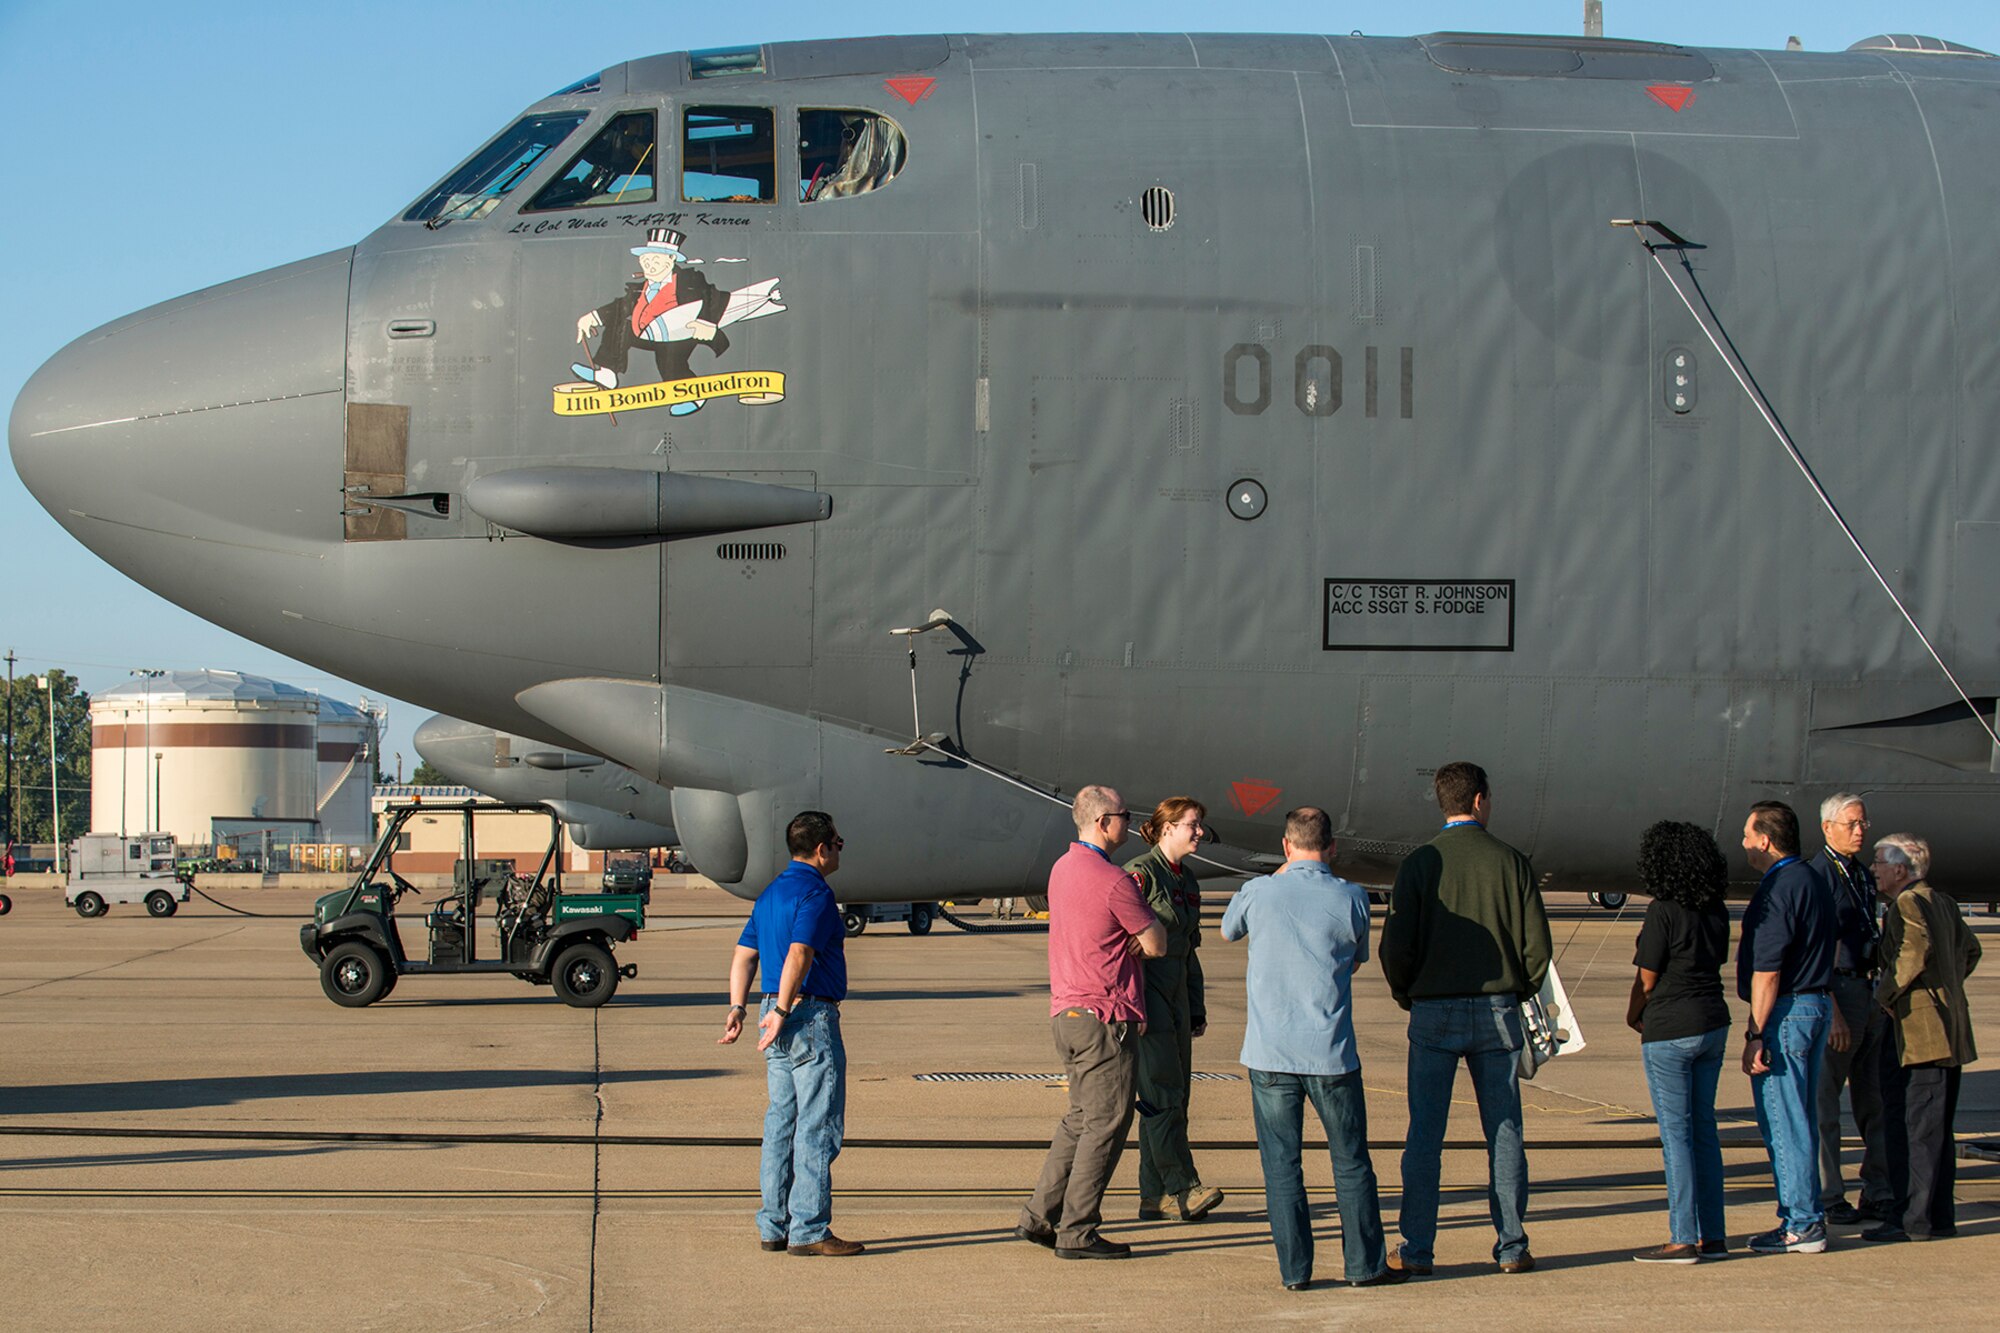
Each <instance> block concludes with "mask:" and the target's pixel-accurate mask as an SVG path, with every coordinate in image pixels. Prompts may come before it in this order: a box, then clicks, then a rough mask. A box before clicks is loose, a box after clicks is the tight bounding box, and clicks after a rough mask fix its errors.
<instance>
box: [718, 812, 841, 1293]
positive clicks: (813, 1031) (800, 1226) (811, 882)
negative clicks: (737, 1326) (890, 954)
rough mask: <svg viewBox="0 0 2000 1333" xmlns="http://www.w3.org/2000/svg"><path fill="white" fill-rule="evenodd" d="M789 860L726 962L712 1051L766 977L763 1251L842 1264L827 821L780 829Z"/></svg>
mask: <svg viewBox="0 0 2000 1333" xmlns="http://www.w3.org/2000/svg"><path fill="white" fill-rule="evenodd" d="M785 845H786V847H787V849H788V850H789V851H790V852H791V854H792V862H791V864H790V865H788V866H786V867H785V868H784V869H783V870H782V871H780V872H779V873H778V877H777V878H776V879H774V880H772V881H771V882H770V884H768V885H766V886H765V888H764V891H763V892H762V893H760V894H758V895H757V903H756V906H754V907H752V908H751V909H750V920H749V921H748V922H746V923H745V924H744V927H743V934H742V935H741V937H739V938H738V939H737V941H736V953H735V956H734V957H733V958H732V959H731V961H730V964H729V1017H728V1018H727V1019H725V1020H724V1022H723V1027H722V1037H721V1040H720V1043H719V1044H720V1045H724V1046H727V1045H729V1044H730V1043H731V1042H733V1041H735V1040H736V1038H737V1037H738V1036H740V1035H741V1034H742V1032H743V1019H744V1016H745V1015H746V1014H747V1013H748V1012H749V1011H748V1009H747V1008H746V1005H747V1003H748V1000H749V996H750V982H751V979H752V977H754V976H755V975H757V974H758V973H759V972H761V973H762V974H763V979H764V988H765V989H764V1002H763V1007H762V1010H761V1017H760V1018H759V1019H758V1022H757V1030H758V1032H759V1033H760V1034H762V1035H761V1036H760V1038H759V1040H758V1042H757V1049H758V1050H760V1051H762V1052H763V1053H764V1068H765V1074H766V1080H767V1082H768V1084H769V1088H770V1095H771V1105H770V1109H769V1110H767V1111H766V1112H765V1113H764V1154H763V1159H762V1164H761V1167H760V1170H759V1173H758V1175H759V1184H760V1186H761V1188H762V1192H763V1201H764V1206H763V1207H762V1208H760V1209H758V1210H757V1234H758V1238H759V1244H761V1245H762V1246H763V1248H764V1249H766V1250H774V1251H775V1250H785V1251H787V1252H789V1253H791V1254H796V1255H801V1256H804V1255H825V1256H829V1257H838V1258H845V1257H846V1256H848V1255H853V1254H860V1253H861V1250H862V1247H861V1246H860V1245H858V1244H856V1243H855V1242H853V1241H851V1240H842V1239H841V1238H840V1237H838V1236H836V1235H834V1234H833V1230H832V1221H833V1174H832V1173H833V1159H834V1158H836V1157H838V1156H840V1142H841V1137H842V1135H843V1134H844V1133H845V1131H846V1122H847V1050H846V1048H845V1047H844V1046H843V1045H842V1044H841V1040H840V1002H841V1001H842V1000H844V999H846V998H847V954H846V952H845V946H846V934H845V932H844V930H843V929H842V927H841V920H840V908H839V907H838V906H836V905H835V904H834V901H833V890H832V889H830V888H828V887H827V883H826V877H827V876H828V875H831V874H833V873H834V872H835V871H837V870H839V869H840V850H841V848H842V846H843V845H844V844H843V843H842V841H841V838H840V834H839V832H838V831H837V830H836V829H835V828H834V826H833V817H832V816H831V815H828V814H825V813H824V812H822V811H819V810H807V811H804V812H803V813H801V814H800V815H798V816H797V817H796V818H794V819H793V820H792V822H791V824H790V825H789V826H787V828H786V829H785Z"/></svg>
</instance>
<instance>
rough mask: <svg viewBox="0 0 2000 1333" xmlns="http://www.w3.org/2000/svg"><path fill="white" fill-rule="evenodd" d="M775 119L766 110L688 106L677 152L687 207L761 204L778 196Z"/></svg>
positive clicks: (774, 116)
mask: <svg viewBox="0 0 2000 1333" xmlns="http://www.w3.org/2000/svg"><path fill="white" fill-rule="evenodd" d="M776 127H777V118H776V115H775V113H773V112H772V110H771V108H769V107H767V106H691V107H689V108H688V109H687V112H686V120H685V134H684V135H683V139H682V154H681V198H683V199H685V200H687V201H688V202H689V203H691V204H704V203H708V204H713V203H734V204H764V203H772V202H774V201H775V200H776V199H777V197H778V185H777V180H778V150H777V134H776Z"/></svg>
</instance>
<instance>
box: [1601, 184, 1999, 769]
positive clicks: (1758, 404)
mask: <svg viewBox="0 0 2000 1333" xmlns="http://www.w3.org/2000/svg"><path fill="white" fill-rule="evenodd" d="M1611 225H1612V226H1614V227H1630V228H1631V229H1632V235H1633V236H1634V237H1635V238H1636V239H1637V240H1638V242H1639V244H1640V245H1642V246H1644V247H1645V248H1646V253H1647V254H1648V255H1649V256H1651V258H1652V260H1653V263H1654V264H1656V265H1658V266H1659V270H1660V273H1661V274H1662V276H1664V277H1665V278H1666V280H1667V285H1668V286H1670V287H1672V288H1673V289H1674V295H1676V296H1678V297H1680V298H1681V304H1682V305H1684V306H1686V307H1687V310H1688V313H1689V314H1690V315H1693V316H1694V319H1695V323H1697V324H1699V325H1701V331H1702V333H1703V334H1704V335H1705V336H1706V337H1707V338H1708V341H1709V343H1710V345H1712V346H1713V347H1714V348H1715V351H1716V354H1717V355H1718V356H1720V357H1721V358H1722V363H1723V364H1724V365H1726V366H1728V367H1729V373H1730V374H1731V375H1733V376H1735V378H1736V382H1737V383H1738V384H1740V385H1742V386H1743V392H1744V393H1745V394H1746V395H1747V396H1748V397H1749V399H1750V403H1751V405H1752V406H1753V407H1755V408H1756V409H1757V414H1758V415H1759V416H1761V417H1763V418H1764V424H1765V425H1767V426H1769V427H1770V428H1771V433H1772V434H1773V435H1776V436H1777V437H1778V443H1779V444H1782V445H1783V446H1785V452H1786V453H1787V454H1789V455H1791V459H1792V463H1793V464H1794V465H1795V466H1796V467H1797V468H1798V470H1799V474H1800V475H1801V476H1803V477H1804V478H1805V479H1806V484H1807V485H1809V486H1811V487H1812V489H1813V494H1814V495H1817V496H1818V497H1819V502H1820V503H1821V504H1823V505H1825V506H1826V512H1827V513H1829V514H1831V515H1833V521H1834V522H1835V523H1838V524H1839V525H1840V530H1841V531H1842V532H1844V533H1846V534H1847V540H1848V541H1849V542H1851V543H1852V544H1853V546H1854V550H1855V553H1856V554H1858V555H1859V556H1860V557H1861V562H1862V563H1863V564H1865V565H1867V566H1868V572H1869V573H1870V574H1873V575H1874V576H1875V581H1876V582H1877V583H1879V584H1881V585H1882V591H1883V592H1885V593H1887V594H1889V600H1890V601H1891V602H1894V603H1895V604H1896V610H1897V611H1899V612H1900V613H1902V617H1903V622H1904V623H1905V624H1907V625H1908V626H1909V627H1910V629H1911V630H1912V631H1914V632H1915V634H1916V636H1917V639H1918V640H1919V641H1920V642H1921V643H1922V644H1923V645H1924V651H1925V652H1927V653H1929V654H1930V655H1931V661H1933V662H1935V663H1937V667H1938V670H1939V671H1942V672H1943V673H1944V678H1945V679H1946V680H1948V681H1950V682H1951V687H1952V689H1954V690H1956V691H1957V692H1958V697H1959V698H1960V699H1961V700H1962V701H1963V702H1964V704H1965V708H1966V711H1967V712H1969V713H1971V714H1972V716H1973V720H1974V721H1976V722H1978V723H1979V726H1980V729H1981V730H1983V731H1984V732H1985V733H1986V736H1987V739H1989V740H1991V741H1992V742H1993V748H1994V750H1995V751H1996V752H2000V732H1995V731H1994V729H1993V723H1992V722H1991V721H1989V720H1988V719H1987V716H1986V714H1984V713H1983V712H1981V711H1980V710H1979V706H1978V705H1977V704H1975V703H1973V702H1972V696H1971V695H1969V694H1967V693H1966V692H1965V686H1963V685H1961V684H1959V683H1958V677H1957V675H1955V674H1954V673H1953V672H1952V669H1951V668H1950V667H1949V666H1947V665H1946V664H1945V660H1944V658H1943V657H1942V656H1941V655H1940V654H1939V653H1938V650H1937V647H1936V645H1935V644H1933V643H1932V642H1931V636H1930V635H1928V634H1926V633H1924V627H1923V626H1922V625H1919V624H1918V623H1917V618H1916V617H1915V616H1914V615H1912V614H1911V613H1910V608H1909V607H1907V606H1905V605H1904V604H1903V599H1902V598H1901V597H1899V596H1897V594H1896V589H1895V587H1894V586H1893V585H1892V584H1891V583H1890V582H1889V579H1888V576H1887V575H1885V574H1884V573H1883V572H1882V567H1881V566H1880V565H1877V564H1876V563H1875V557H1873V556H1871V555H1869V554H1868V548H1867V547H1865V546H1863V545H1862V544H1861V538H1860V537H1859V536H1858V535H1856V533H1855V531H1854V528H1853V526H1852V525H1850V524H1849V523H1848V521H1847V519H1846V517H1845V516H1844V515H1843V514H1842V513H1841V512H1840V506H1839V505H1836V504H1835V503H1834V502H1833V497H1832V496H1831V495H1829V494H1827V490H1826V487H1825V486H1824V485H1822V484H1821V483H1820V479H1819V477H1818V475H1817V474H1816V473H1814V472H1813V470H1812V465H1811V464H1810V463H1808V462H1806V456H1805V454H1803V453H1802V452H1800V450H1799V446H1798V445H1797V444H1796V443H1794V442H1793V440H1792V437H1791V435H1790V433H1789V432H1787V431H1786V430H1785V427H1784V424H1783V423H1782V422H1780V421H1779V420H1778V414H1777V413H1776V412H1775V411H1773V410H1772V408H1771V404H1770V402H1769V401H1768V400H1766V399H1765V397H1764V393H1763V390H1761V389H1759V388H1758V387H1757V384H1756V381H1754V380H1752V379H1751V378H1750V372H1749V370H1748V369H1747V368H1746V367H1745V366H1744V364H1743V359H1742V358H1741V357H1740V356H1738V355H1737V353H1736V347H1735V345H1734V344H1733V343H1731V342H1730V340H1729V335H1728V334H1726V333H1725V332H1723V329H1722V324H1721V321H1720V320H1718V319H1717V318H1716V315H1715V309H1714V307H1713V306H1711V305H1709V303H1708V294H1707V293H1706V292H1704V291H1702V289H1701V283H1700V281H1699V280H1698V279H1697V278H1696V277H1695V275H1694V265H1692V264H1690V263H1689V262H1688V257H1687V252H1688V251H1690V250H1700V249H1702V248H1703V247H1702V246H1699V245H1696V244H1695V243H1694V242H1693V241H1690V240H1688V239H1686V238H1685V237H1683V236H1680V235H1678V234H1677V233H1676V232H1675V231H1674V230H1673V229H1672V228H1671V227H1668V226H1666V225H1665V224H1663V223H1659V222H1650V221H1647V220H1646V219H1644V218H1613V219H1611ZM1649 231H1650V232H1652V233H1653V234H1654V235H1655V236H1657V237H1659V238H1660V239H1658V240H1649V239H1647V237H1646V233H1647V232H1649ZM1662 250H1671V251H1673V252H1674V257H1675V258H1677V259H1678V260H1680V266H1681V268H1682V269H1683V270H1685V271H1686V273H1687V278H1688V287H1683V286H1682V285H1681V282H1680V279H1679V278H1677V277H1675V276H1674V271H1673V270H1672V269H1671V268H1669V267H1667V261H1666V260H1664V259H1662V258H1661V257H1660V252H1661V251H1662ZM1688 288H1692V289H1693V295H1690V294H1689V291H1688ZM1696 296H1699V297H1700V298H1701V302H1700V304H1699V305H1697V304H1696V303H1695V299H1694V298H1695V297H1696Z"/></svg>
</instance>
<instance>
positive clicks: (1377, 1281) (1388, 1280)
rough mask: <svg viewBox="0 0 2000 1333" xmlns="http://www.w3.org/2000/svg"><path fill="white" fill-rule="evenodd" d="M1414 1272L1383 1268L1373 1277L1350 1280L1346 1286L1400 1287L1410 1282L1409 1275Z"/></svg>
mask: <svg viewBox="0 0 2000 1333" xmlns="http://www.w3.org/2000/svg"><path fill="white" fill-rule="evenodd" d="M1414 1271H1415V1270H1414V1269H1409V1268H1385V1269H1383V1270H1382V1271H1381V1272H1379V1273H1377V1274H1376V1275H1375V1276H1374V1277H1361V1278H1355V1279H1353V1280H1351V1281H1350V1282H1349V1283H1348V1284H1347V1285H1348V1286H1350V1287H1395V1286H1401V1285H1402V1284H1403V1283H1405V1282H1408V1281H1409V1280H1410V1274H1411V1273H1412V1272H1414Z"/></svg>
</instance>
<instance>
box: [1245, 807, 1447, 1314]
mask: <svg viewBox="0 0 2000 1333" xmlns="http://www.w3.org/2000/svg"><path fill="white" fill-rule="evenodd" d="M1284 848H1285V864H1284V865H1282V866H1280V867H1279V868H1278V870H1277V872H1276V873H1274V874H1270V875H1265V876H1263V877H1261V878H1258V879H1253V880H1251V881H1250V882H1249V883H1248V884H1245V885H1244V886H1243V887H1242V888H1240V889H1238V890H1237V891H1236V895H1235V897H1233V898H1231V899H1230V900H1229V908H1228V910H1227V911H1226V912H1224V913H1223V916H1222V938H1224V939H1226V940H1240V939H1242V938H1243V937H1244V936H1245V935H1248V936H1249V937H1250V971H1249V977H1248V986H1249V992H1250V1018H1249V1022H1248V1024H1247V1025H1246V1026H1245V1028H1244V1032H1243V1055H1242V1061H1243V1064H1244V1066H1245V1067H1246V1068H1248V1069H1249V1071H1250V1104H1251V1109H1252V1110H1253V1111H1254V1112H1255V1114H1256V1118H1257V1153H1258V1156H1259V1157H1260V1158H1262V1160H1263V1167H1264V1210H1265V1212H1266V1213H1268V1214H1269V1216H1270V1219H1271V1239H1272V1240H1273V1241H1274V1242H1276V1244H1277V1247H1278V1278H1279V1280H1280V1281H1282V1282H1283V1283H1284V1284H1285V1287H1286V1289H1287V1290H1289V1291H1303V1290H1305V1288H1306V1286H1307V1285H1308V1284H1309V1283H1310V1282H1311V1281H1312V1262H1313V1238H1312V1220H1311V1218H1310V1217H1309V1216H1308V1214H1307V1211H1306V1186H1305V1173H1304V1172H1303V1170H1302V1169H1301V1168H1300V1165H1299V1152H1300V1147H1299V1144H1300V1136H1301V1130H1302V1128H1303V1126H1304V1123H1305V1103H1306V1102H1307V1101H1310V1102H1311V1103H1312V1105H1313V1110H1314V1111H1316V1112H1317V1113H1318V1114H1319V1119H1320V1123H1321V1124H1322V1125H1324V1126H1325V1127H1326V1142H1327V1149H1328V1151H1329V1152H1330V1153H1331V1154H1332V1156H1333V1180H1334V1189H1335V1192H1336V1194H1337V1195H1338V1198H1339V1203H1340V1231H1341V1242H1342V1246H1343V1249H1344V1252H1345V1259H1346V1280H1347V1283H1348V1285H1349V1286H1355V1287H1372V1286H1388V1285H1392V1284H1394V1283H1397V1282H1401V1281H1403V1280H1404V1279H1406V1278H1407V1277H1408V1276H1409V1274H1407V1273H1405V1272H1404V1271H1403V1270H1402V1269H1399V1268H1391V1267H1389V1266H1388V1257H1387V1254H1386V1250H1385V1245H1384V1241H1383V1236H1382V1207H1381V1202H1380V1200H1379V1199H1378V1197H1377V1194H1376V1186H1375V1165H1374V1163H1373V1162H1372V1161H1370V1160H1369V1157H1368V1106H1367V1102H1366V1100H1365V1098H1364V1095H1363V1093H1362V1089H1361V1057H1360V1054H1359V1053H1358V1052H1357V1051H1356V1050H1355V1046H1354V1013H1353V1006H1352V1003H1351V999H1352V997H1351V991H1350V983H1351V980H1352V978H1353V975H1354V969H1355V968H1357V967H1359V966H1360V965H1361V964H1362V963H1364V962H1366V961H1367V960H1368V891H1367V890H1366V889H1363V888H1362V887H1361V886H1360V885H1359V884H1354V883H1351V882H1349V881H1348V880H1344V879H1342V878H1340V876H1338V875H1336V874H1334V873H1333V871H1332V870H1331V869H1330V868H1329V867H1328V864H1327V863H1328V862H1329V861H1330V860H1332V858H1333V821H1332V820H1330V819H1328V818H1327V816H1326V812H1325V811H1324V810H1319V809H1315V808H1314V807H1312V806H1309V805H1308V806H1301V807H1299V808H1298V809H1296V810H1294V811H1292V812H1291V813H1290V814H1288V815H1286V816H1285V840H1284Z"/></svg>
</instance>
